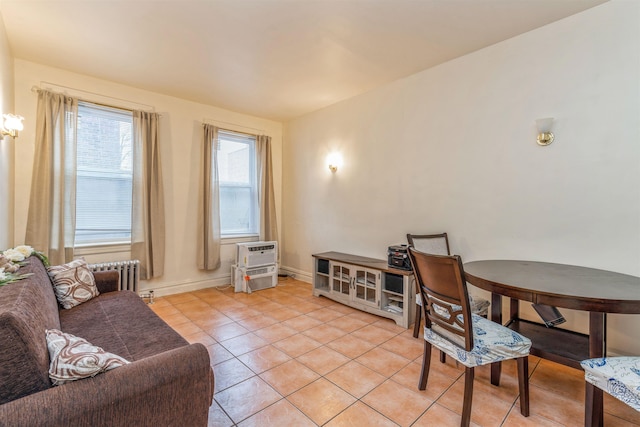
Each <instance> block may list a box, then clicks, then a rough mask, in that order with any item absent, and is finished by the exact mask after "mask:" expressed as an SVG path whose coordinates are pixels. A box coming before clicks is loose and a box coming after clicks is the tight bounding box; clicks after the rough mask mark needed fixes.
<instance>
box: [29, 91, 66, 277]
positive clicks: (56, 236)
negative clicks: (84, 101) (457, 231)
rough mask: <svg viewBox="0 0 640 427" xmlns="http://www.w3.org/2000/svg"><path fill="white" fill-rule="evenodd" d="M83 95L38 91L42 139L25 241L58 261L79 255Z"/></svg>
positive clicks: (38, 135)
mask: <svg viewBox="0 0 640 427" xmlns="http://www.w3.org/2000/svg"><path fill="white" fill-rule="evenodd" d="M77 117H78V100H77V99H75V98H71V97H68V96H65V95H62V94H58V93H53V92H49V91H45V90H39V91H38V107H37V116H36V143H35V156H34V161H33V175H32V179H31V194H30V198H29V213H28V217H27V231H26V235H25V243H26V244H28V245H31V246H33V247H34V248H35V249H36V250H39V251H43V252H44V253H45V254H46V255H47V256H48V257H49V261H50V262H51V264H52V265H56V264H64V263H66V262H69V261H71V260H73V245H74V240H75V228H76V227H75V212H76V209H75V199H76V195H75V193H76V127H77V126H76V124H77Z"/></svg>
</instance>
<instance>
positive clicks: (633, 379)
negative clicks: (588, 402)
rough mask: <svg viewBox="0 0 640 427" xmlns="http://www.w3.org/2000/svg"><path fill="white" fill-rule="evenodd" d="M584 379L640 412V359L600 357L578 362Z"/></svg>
mask: <svg viewBox="0 0 640 427" xmlns="http://www.w3.org/2000/svg"><path fill="white" fill-rule="evenodd" d="M580 365H581V366H582V368H583V369H584V379H585V381H586V382H587V387H589V384H591V385H592V386H595V387H598V388H599V389H601V390H603V391H605V392H607V393H609V394H610V395H611V396H613V397H615V398H616V399H618V400H620V401H622V402H624V403H626V404H627V405H629V406H631V407H632V408H633V409H635V410H636V411H640V357H601V358H597V359H588V360H583V361H582V362H580Z"/></svg>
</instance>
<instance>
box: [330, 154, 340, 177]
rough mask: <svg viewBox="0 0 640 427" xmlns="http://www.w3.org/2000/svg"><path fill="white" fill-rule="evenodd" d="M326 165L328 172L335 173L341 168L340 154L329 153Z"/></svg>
mask: <svg viewBox="0 0 640 427" xmlns="http://www.w3.org/2000/svg"><path fill="white" fill-rule="evenodd" d="M327 165H328V166H329V170H330V171H331V172H333V173H335V172H337V170H338V168H339V167H340V166H342V156H341V155H340V153H335V152H334V153H331V154H329V155H328V156H327Z"/></svg>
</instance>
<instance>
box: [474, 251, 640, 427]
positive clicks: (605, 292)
mask: <svg viewBox="0 0 640 427" xmlns="http://www.w3.org/2000/svg"><path fill="white" fill-rule="evenodd" d="M464 271H465V275H466V280H467V281H468V282H469V283H471V284H472V285H474V286H477V287H478V288H480V289H484V290H487V291H489V292H491V320H493V321H495V322H498V323H501V324H502V323H504V324H506V325H507V326H508V327H509V328H511V329H513V330H515V331H517V332H519V333H520V334H522V335H524V336H526V337H528V338H530V339H531V341H532V347H531V354H533V355H534V356H539V357H542V358H545V359H548V360H552V361H554V362H558V363H561V364H564V365H567V366H572V367H574V368H578V369H581V367H580V361H582V360H584V359H589V358H595V357H604V356H606V350H607V349H606V337H607V313H625V314H640V277H636V276H631V275H627V274H621V273H615V272H612V271H606V270H599V269H595V268H588V267H579V266H575V265H564V264H554V263H548V262H536V261H517V260H486V261H472V262H468V263H465V264H464ZM503 296H505V297H508V298H510V310H509V319H508V320H507V321H506V322H503V319H502V297H503ZM520 301H529V302H532V303H535V304H544V305H549V306H554V307H559V308H568V309H573V310H582V311H587V312H589V333H588V334H581V333H577V332H573V331H570V330H566V329H562V328H558V327H546V326H545V325H544V324H542V323H538V322H532V321H529V320H524V319H521V318H520V316H519V307H520V305H519V302H520ZM499 381H500V364H499V363H496V364H494V365H492V367H491V382H492V384H496V385H497V384H498V383H499ZM587 390H588V391H587V396H586V401H585V404H586V405H587V407H588V408H595V409H594V411H592V414H593V415H591V416H590V415H589V414H588V413H589V411H587V412H586V413H587V415H586V416H587V418H590V417H592V418H594V419H586V420H585V425H594V426H602V424H603V417H604V414H603V409H602V405H603V394H602V390H600V389H597V388H595V387H592V388H587ZM589 405H592V406H589Z"/></svg>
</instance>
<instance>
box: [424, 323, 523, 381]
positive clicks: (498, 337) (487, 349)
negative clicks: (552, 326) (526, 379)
mask: <svg viewBox="0 0 640 427" xmlns="http://www.w3.org/2000/svg"><path fill="white" fill-rule="evenodd" d="M461 316H462V315H460V316H459V318H461ZM471 319H472V320H471V321H472V323H473V348H472V349H471V351H466V350H465V349H464V337H460V336H458V335H456V334H453V333H451V332H448V331H446V330H444V329H443V328H440V327H437V326H435V325H434V330H432V329H430V328H427V327H425V328H424V339H425V340H427V341H428V342H430V343H431V344H432V345H433V346H435V347H436V348H438V349H440V350H442V351H444V352H445V353H446V354H448V355H449V356H451V357H453V358H454V359H456V360H457V361H459V362H460V363H462V364H463V365H465V366H467V367H470V368H471V367H474V366H482V365H487V364H489V363H493V362H499V361H501V360H507V359H515V358H518V357H523V356H527V355H529V349H530V348H531V340H530V339H529V338H526V337H523V336H522V335H520V334H518V333H517V332H514V331H512V330H511V329H509V328H507V327H505V326H502V325H500V324H498V323H495V322H492V321H491V320H487V319H485V318H484V317H480V316H478V315H476V314H472V315H471ZM436 332H437V333H436ZM445 337H446V338H445ZM454 343H455V344H454Z"/></svg>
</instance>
